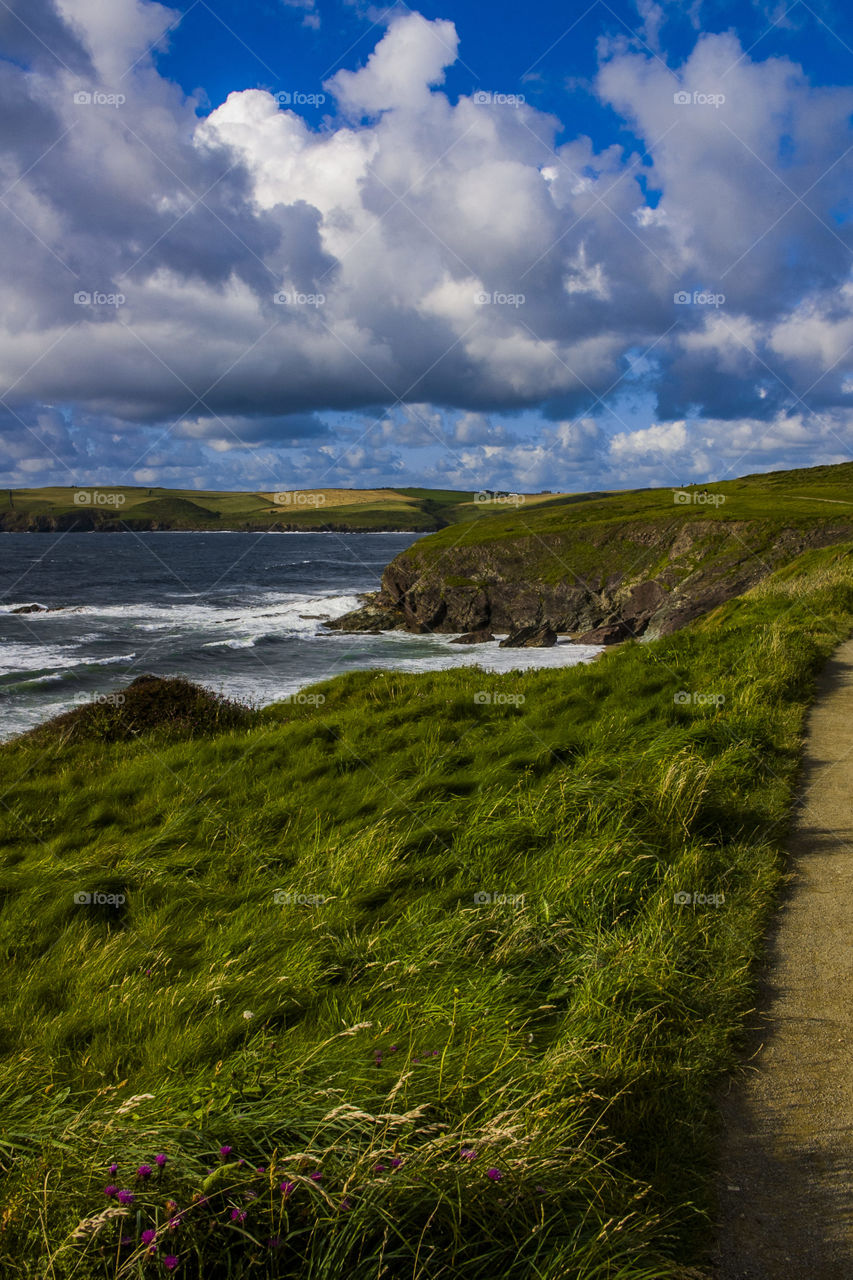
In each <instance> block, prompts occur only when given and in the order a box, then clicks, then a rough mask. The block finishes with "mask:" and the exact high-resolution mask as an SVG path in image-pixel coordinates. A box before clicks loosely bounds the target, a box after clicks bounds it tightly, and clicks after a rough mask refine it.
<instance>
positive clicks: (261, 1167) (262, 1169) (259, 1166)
mask: <svg viewBox="0 0 853 1280" xmlns="http://www.w3.org/2000/svg"><path fill="white" fill-rule="evenodd" d="M255 1173H266V1169H265V1167H264V1166H263V1165H262V1164H259V1165H258V1167H257V1169H256V1170H255Z"/></svg>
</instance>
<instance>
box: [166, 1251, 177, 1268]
mask: <svg viewBox="0 0 853 1280" xmlns="http://www.w3.org/2000/svg"><path fill="white" fill-rule="evenodd" d="M177 1265H178V1259H177V1258H176V1257H175V1255H174V1254H173V1253H167V1254H166V1256H165V1258H164V1259H163V1266H164V1267H165V1268H166V1270H167V1271H174V1270H175V1267H176V1266H177Z"/></svg>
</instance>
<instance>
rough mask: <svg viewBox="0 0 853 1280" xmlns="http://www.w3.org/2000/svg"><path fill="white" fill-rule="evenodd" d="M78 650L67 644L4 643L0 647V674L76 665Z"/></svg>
mask: <svg viewBox="0 0 853 1280" xmlns="http://www.w3.org/2000/svg"><path fill="white" fill-rule="evenodd" d="M79 661H80V656H79V652H78V651H77V649H76V648H72V647H69V646H63V647H61V648H60V647H59V646H57V645H49V644H39V645H35V644H4V645H3V646H2V647H0V676H11V675H18V674H19V673H20V674H22V675H23V674H26V672H28V671H63V670H67V669H68V668H69V667H76V666H77V665H78V663H79Z"/></svg>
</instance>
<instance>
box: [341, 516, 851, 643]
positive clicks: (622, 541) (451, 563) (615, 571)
mask: <svg viewBox="0 0 853 1280" xmlns="http://www.w3.org/2000/svg"><path fill="white" fill-rule="evenodd" d="M851 537H853V518H844V519H841V520H837V521H811V522H807V523H804V524H792V526H791V527H779V526H778V524H776V525H775V526H771V525H770V524H769V523H768V522H766V521H762V520H726V521H722V520H710V519H708V520H703V519H701V518H695V517H694V518H690V517H685V518H680V519H679V518H674V517H672V516H669V517H668V518H666V519H661V520H658V521H649V520H645V521H637V522H635V523H631V522H626V523H624V524H619V525H613V524H612V523H607V524H604V523H600V524H598V525H593V526H582V527H581V528H576V529H573V530H572V531H571V532H567V533H566V534H565V535H553V534H551V535H549V536H548V537H547V538H543V537H539V536H536V535H534V536H532V537H531V536H527V537H525V536H521V537H513V538H503V539H498V540H495V541H494V542H489V541H482V540H481V541H480V542H478V543H477V544H474V545H468V546H466V545H458V546H456V547H452V548H449V549H447V550H444V549H439V553H438V554H436V549H435V548H434V547H432V546H431V545H430V544H431V542H432V541H433V540H432V539H426V540H424V542H422V543H418V544H416V545H415V546H414V547H412V548H410V549H409V550H408V551H406V552H405V553H404V554H402V555H400V556H398V557H397V558H396V559H395V560H393V561H392V563H391V564H390V565H389V566H388V568H387V569H386V571H385V574H384V576H383V579H382V590H381V592H380V593H379V595H378V597H377V598H376V599H375V601H374V602H373V603H372V605H371V608H372V610H374V613H373V617H374V618H376V615H377V613H380V612H381V613H382V614H383V615H384V616H383V620H382V622H380V623H379V625H380V626H382V627H383V629H387V628H388V627H389V625H396V626H401V625H402V626H405V627H406V628H407V629H409V630H412V631H437V632H444V633H447V632H473V631H482V630H486V629H489V630H492V631H509V632H512V631H514V630H516V629H517V628H520V627H541V626H543V625H546V624H547V625H548V626H550V627H551V628H553V629H554V630H555V631H559V632H562V633H568V634H569V635H571V636H572V637H573V638H574V639H576V640H579V641H583V642H586V643H599V644H608V643H612V642H614V641H617V640H621V639H624V638H627V637H630V636H641V635H646V636H649V637H656V636H661V635H667V634H669V633H670V632H672V631H675V630H676V629H677V628H678V627H680V626H683V625H684V624H685V623H686V622H689V621H691V620H692V619H693V618H696V617H699V616H700V615H701V614H703V613H707V612H708V611H709V610H710V609H713V608H715V607H716V606H717V605H719V604H722V603H723V602H724V601H726V600H729V599H731V598H732V597H733V596H736V595H740V594H741V592H743V591H745V590H747V589H748V588H749V587H751V586H753V585H754V584H755V583H756V582H758V581H760V580H761V579H762V578H763V577H766V576H767V574H769V573H771V572H772V571H773V570H774V569H775V568H777V567H778V566H779V565H781V564H783V563H785V562H786V561H788V560H790V559H792V558H793V557H795V556H797V555H799V554H800V553H801V552H803V551H805V550H807V549H809V548H811V547H823V546H829V545H831V544H832V543H835V542H840V541H843V540H845V539H849V538H851ZM350 619H351V621H352V624H353V627H355V624H356V623H357V621H358V615H350ZM349 623H350V620H348V619H340V620H338V623H337V626H338V627H339V628H340V629H344V630H345V629H349ZM374 625H376V622H374Z"/></svg>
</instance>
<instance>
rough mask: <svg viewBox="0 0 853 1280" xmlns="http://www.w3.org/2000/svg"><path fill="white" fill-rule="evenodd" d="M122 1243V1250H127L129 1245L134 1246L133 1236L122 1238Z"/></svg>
mask: <svg viewBox="0 0 853 1280" xmlns="http://www.w3.org/2000/svg"><path fill="white" fill-rule="evenodd" d="M120 1243H121V1247H122V1249H126V1248H127V1247H128V1245H131V1244H133V1236H122V1238H121V1242H120Z"/></svg>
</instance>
